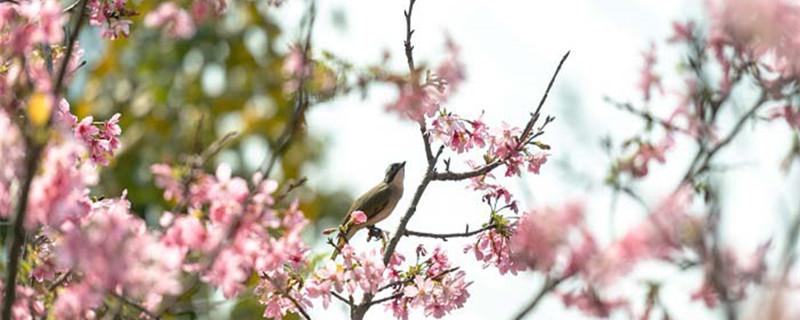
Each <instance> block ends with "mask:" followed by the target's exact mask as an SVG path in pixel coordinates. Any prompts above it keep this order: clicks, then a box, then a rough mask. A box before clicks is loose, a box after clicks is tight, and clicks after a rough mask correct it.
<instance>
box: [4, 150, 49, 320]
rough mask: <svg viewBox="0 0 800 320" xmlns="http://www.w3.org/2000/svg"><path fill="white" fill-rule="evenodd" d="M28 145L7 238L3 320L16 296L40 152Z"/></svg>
mask: <svg viewBox="0 0 800 320" xmlns="http://www.w3.org/2000/svg"><path fill="white" fill-rule="evenodd" d="M26 141H27V144H28V146H29V148H28V150H27V151H28V152H27V154H26V156H25V163H26V164H27V166H26V168H25V177H24V181H23V182H22V190H21V191H20V194H19V197H18V198H17V204H16V205H17V208H16V210H15V213H14V217H12V224H13V228H11V230H10V234H9V238H10V239H11V246H9V249H8V257H7V260H8V264H7V265H6V278H5V294H4V297H5V300H3V314H2V316H3V318H2V319H3V320H9V319H11V309H12V306H13V305H14V300H16V296H17V286H16V283H17V271H18V269H19V258H20V255H21V254H22V247H23V246H24V245H25V226H24V225H25V213H26V212H27V210H28V195H29V194H30V190H31V183H32V182H33V176H34V175H35V174H36V168H38V167H39V157H40V154H41V152H42V148H43V146H42V145H39V144H38V143H36V142H34V141H33V140H32V139H26Z"/></svg>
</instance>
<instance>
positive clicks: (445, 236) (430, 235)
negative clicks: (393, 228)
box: [403, 224, 497, 241]
mask: <svg viewBox="0 0 800 320" xmlns="http://www.w3.org/2000/svg"><path fill="white" fill-rule="evenodd" d="M496 227H497V225H496V224H490V225H488V226H485V227H483V228H480V229H476V230H473V231H465V232H456V233H430V232H420V231H413V230H406V231H405V233H404V234H403V235H405V236H407V237H422V238H436V239H442V240H444V241H447V239H449V238H466V237H471V236H474V235H476V234H479V233H482V232H484V231H488V230H491V229H494V228H496Z"/></svg>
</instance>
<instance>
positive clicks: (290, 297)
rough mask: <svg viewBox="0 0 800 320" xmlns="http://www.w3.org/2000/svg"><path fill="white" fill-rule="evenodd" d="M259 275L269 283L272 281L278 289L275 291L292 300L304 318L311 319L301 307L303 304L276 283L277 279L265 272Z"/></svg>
mask: <svg viewBox="0 0 800 320" xmlns="http://www.w3.org/2000/svg"><path fill="white" fill-rule="evenodd" d="M261 277H262V278H264V279H267V280H268V281H269V282H270V283H272V286H273V287H275V288H276V289H278V290H277V291H278V293H279V294H280V295H282V296H284V297H285V298H286V299H289V301H291V302H292V304H293V305H294V307H295V309H297V311H298V312H300V314H301V315H302V316H303V318H305V319H306V320H311V316H309V315H308V312H306V310H305V309H304V308H303V305H301V304H300V302H298V301H297V299H295V298H294V297H292V295H291V294H289V290H288V289H287V288H282V287H281V286H280V284H279V283H277V281H275V279H272V277H270V276H268V275H267V274H266V273H263V274H261Z"/></svg>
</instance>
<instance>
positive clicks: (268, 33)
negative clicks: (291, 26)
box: [71, 1, 351, 222]
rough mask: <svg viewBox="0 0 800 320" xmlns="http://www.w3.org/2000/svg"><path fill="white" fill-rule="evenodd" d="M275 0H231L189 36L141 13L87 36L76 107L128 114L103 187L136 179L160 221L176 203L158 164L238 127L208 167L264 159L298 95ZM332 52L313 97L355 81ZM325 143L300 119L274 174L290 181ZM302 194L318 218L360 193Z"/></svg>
mask: <svg viewBox="0 0 800 320" xmlns="http://www.w3.org/2000/svg"><path fill="white" fill-rule="evenodd" d="M267 3H268V2H267V1H237V2H229V3H228V9H227V11H226V13H225V14H223V15H222V16H221V17H219V18H217V19H209V20H207V21H205V22H203V23H202V24H199V25H198V26H197V33H196V34H195V35H194V36H193V37H191V38H189V39H186V40H181V39H169V38H166V37H165V36H164V35H163V34H162V33H161V32H159V30H152V29H148V28H146V27H145V26H144V24H143V23H142V20H143V17H142V16H141V15H139V16H137V17H135V18H134V24H133V28H135V29H134V30H133V32H131V35H130V37H129V38H127V39H125V38H123V39H118V40H115V41H108V42H102V43H97V44H96V45H94V46H92V43H89V44H88V45H87V44H84V45H87V55H86V59H87V60H89V61H88V62H89V63H88V65H87V66H86V67H85V68H87V69H88V70H86V72H85V74H86V77H85V78H84V79H83V80H84V81H83V83H82V84H80V85H79V86H80V87H81V89H80V91H81V92H79V93H78V94H75V95H73V97H74V98H75V99H78V100H75V99H73V100H71V102H72V104H73V108H74V110H76V112H77V114H78V115H79V116H80V117H83V116H87V115H94V116H95V118H96V119H105V118H108V117H110V116H111V115H113V114H114V113H116V112H119V113H121V114H122V115H123V116H122V127H123V149H121V151H120V152H119V154H118V155H117V157H116V158H115V159H114V161H113V163H112V164H111V166H110V167H109V168H108V169H107V170H104V171H103V172H102V177H101V180H100V181H101V183H102V185H100V186H99V189H101V190H103V193H104V194H119V193H121V192H122V190H123V189H125V188H127V190H128V197H129V198H130V199H131V201H132V203H133V205H134V207H135V208H134V209H135V211H136V212H138V213H140V214H145V215H146V217H147V218H148V220H149V221H150V222H153V221H154V219H155V218H157V217H158V215H160V212H161V211H162V210H163V209H165V208H169V207H170V204H167V203H164V201H163V199H162V196H161V195H162V190H160V189H159V188H157V187H156V186H155V185H154V184H153V181H152V176H151V174H150V170H149V168H150V166H151V165H152V164H154V163H161V162H163V163H168V164H172V165H181V164H184V163H185V162H186V156H187V155H191V154H197V153H199V152H202V151H203V150H204V149H205V148H207V147H208V146H209V145H211V144H212V143H213V142H214V141H217V140H218V139H220V138H221V137H222V136H224V135H225V134H227V133H229V132H232V131H236V132H238V135H237V137H236V138H235V139H234V140H233V141H232V142H231V143H230V144H228V145H227V146H226V147H225V148H224V149H223V150H222V152H220V153H219V154H218V155H217V156H216V157H215V159H212V161H209V163H208V164H206V168H205V169H207V171H208V172H211V173H213V172H214V168H215V167H216V165H217V164H219V163H221V162H225V163H228V164H230V165H231V166H232V167H233V169H234V172H235V173H236V174H239V175H243V176H245V177H249V176H250V175H251V174H252V173H253V172H255V171H256V170H257V169H258V167H259V166H260V165H261V164H262V162H263V160H264V158H265V157H266V156H268V155H269V153H270V150H271V148H270V147H271V146H272V145H273V144H274V143H275V141H276V140H277V138H278V136H279V135H280V133H281V131H282V130H283V128H284V125H286V124H287V123H288V122H289V119H290V117H291V116H292V113H293V95H292V94H291V93H287V92H286V91H287V90H286V89H285V86H286V85H285V83H287V80H288V76H287V75H286V74H285V72H284V71H283V64H284V60H285V59H286V57H287V55H288V54H289V53H290V51H291V48H289V47H285V46H281V45H279V44H278V43H279V42H278V41H276V39H278V38H279V37H281V36H284V35H283V34H282V33H283V27H285V26H280V25H278V24H276V22H275V21H274V18H272V17H271V11H272V10H276V8H275V7H271V6H268V4H267ZM156 5H158V2H156V1H143V2H139V3H136V4H135V7H134V8H133V9H134V10H136V11H138V12H149V11H151V10H152V9H153V8H154V7H155V6H156ZM298 23H301V22H298ZM300 36H301V35H296V36H293V38H300ZM101 46H104V47H101ZM331 61H333V59H320V60H319V61H317V62H316V64H315V68H314V76H313V77H312V81H310V83H309V84H308V87H309V90H310V91H311V92H312V96H313V97H314V100H315V101H314V103H318V102H321V101H324V100H327V99H331V98H334V97H335V96H336V95H337V94H339V93H343V92H346V90H345V89H340V88H344V87H346V86H344V85H338V86H337V84H344V83H345V80H346V79H344V75H345V74H346V72H342V73H339V72H334V71H333V68H334V67H335V68H337V70H340V69H341V68H342V67H347V66H345V65H344V64H343V63H341V62H338V61H337V62H331ZM333 64H335V66H334V67H331V66H329V65H333ZM326 77H328V78H326ZM330 77H332V78H330ZM337 77H339V78H337ZM311 107H312V108H313V107H314V105H312V106H311ZM324 151H325V137H314V136H309V135H307V132H306V131H305V130H302V129H301V130H300V132H299V135H298V136H296V137H295V139H294V141H293V143H292V145H291V146H290V147H289V149H288V150H287V151H286V153H285V154H284V156H283V157H282V158H281V159H280V161H279V166H278V168H276V169H277V170H274V173H273V178H277V179H278V180H279V181H281V182H283V181H286V180H288V179H296V178H300V177H302V176H303V168H304V166H306V165H307V164H310V163H314V162H316V161H319V159H320V158H321V155H322V154H323V152H324ZM297 195H301V196H302V197H303V199H302V200H303V201H302V209H303V211H304V212H305V213H306V215H307V217H308V218H309V219H311V220H312V221H317V220H319V219H320V218H321V217H324V216H339V215H341V212H343V211H344V210H346V207H347V206H348V205H349V202H350V200H351V197H350V196H349V195H347V194H345V193H343V192H339V191H337V190H327V191H318V190H310V189H307V188H306V189H304V190H302V191H301V192H298V193H297Z"/></svg>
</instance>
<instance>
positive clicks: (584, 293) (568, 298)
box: [561, 288, 628, 318]
mask: <svg viewBox="0 0 800 320" xmlns="http://www.w3.org/2000/svg"><path fill="white" fill-rule="evenodd" d="M561 301H562V302H563V303H564V306H566V307H568V308H576V309H578V310H581V311H583V313H584V314H586V315H588V316H590V317H599V318H608V317H609V316H610V315H611V313H612V312H613V311H615V310H616V309H626V308H627V307H628V301H626V300H625V299H604V298H602V297H600V296H599V294H598V292H597V291H595V290H594V289H592V288H583V289H579V290H575V291H570V292H567V293H565V294H562V295H561Z"/></svg>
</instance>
